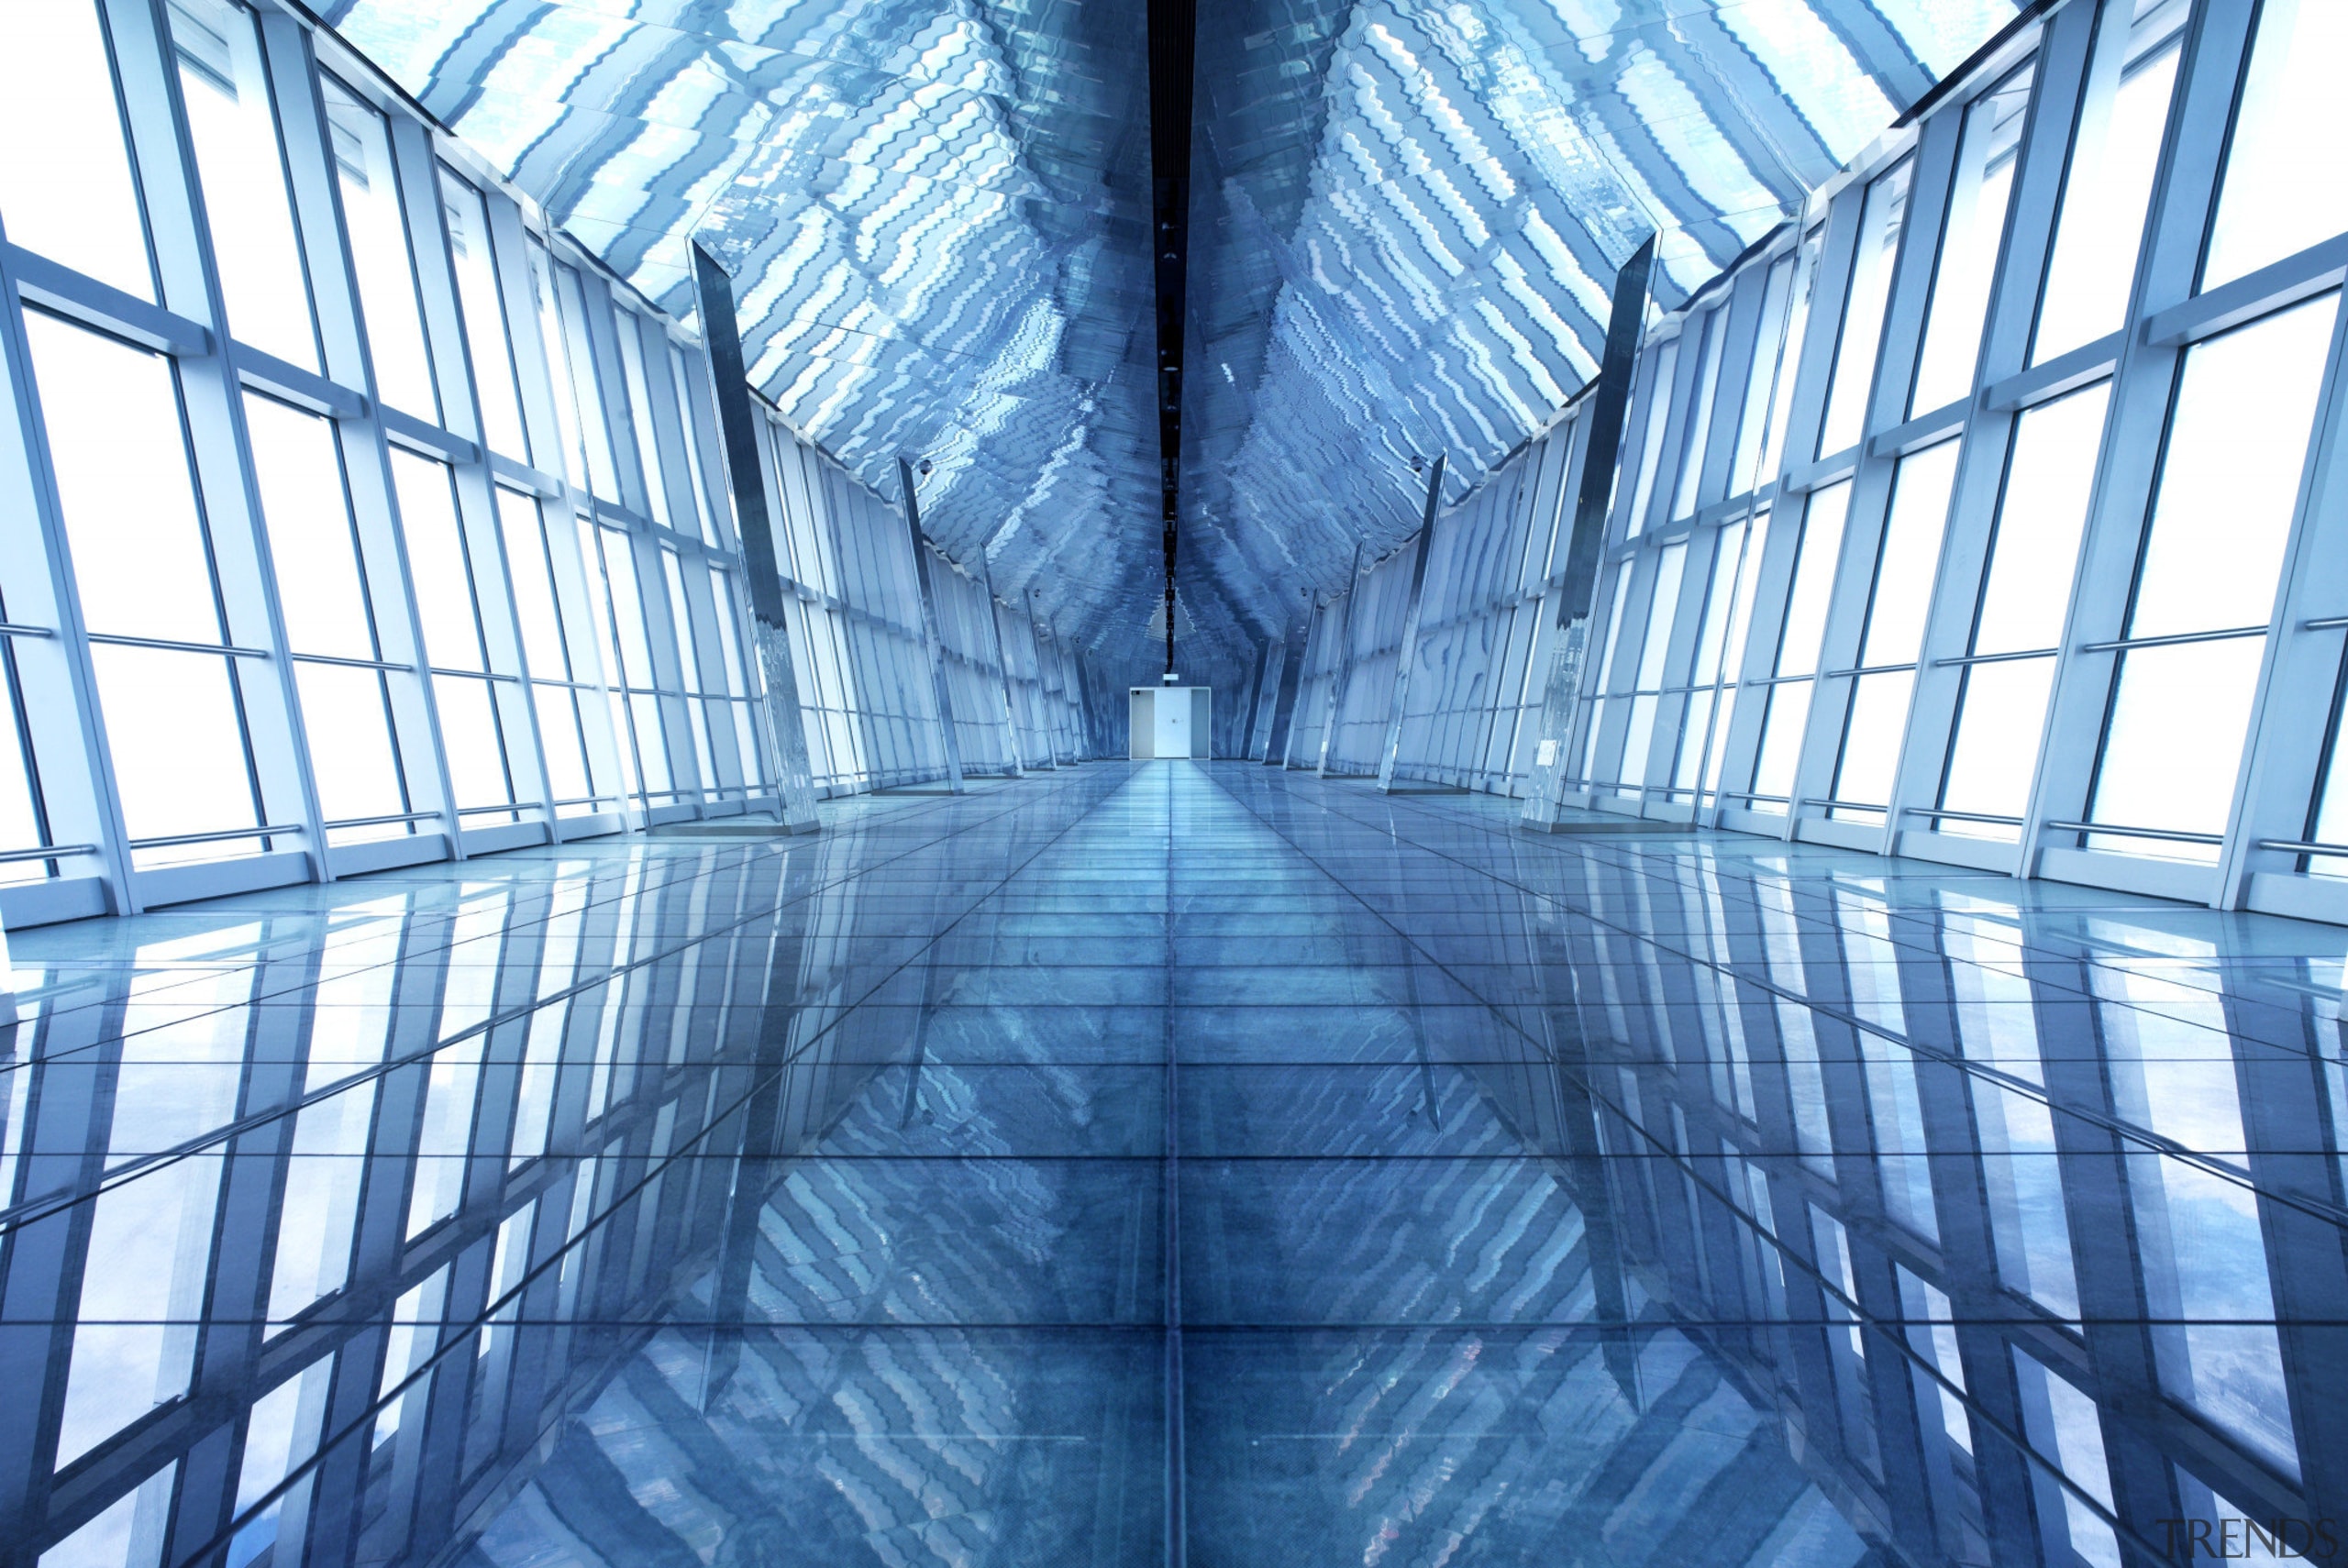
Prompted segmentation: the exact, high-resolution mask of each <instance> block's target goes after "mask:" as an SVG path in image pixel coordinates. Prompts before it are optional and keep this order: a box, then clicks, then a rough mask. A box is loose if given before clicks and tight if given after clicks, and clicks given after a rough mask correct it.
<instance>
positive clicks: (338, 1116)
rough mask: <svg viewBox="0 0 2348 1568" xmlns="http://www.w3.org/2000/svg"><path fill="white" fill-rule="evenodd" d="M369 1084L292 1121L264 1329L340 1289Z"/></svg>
mask: <svg viewBox="0 0 2348 1568" xmlns="http://www.w3.org/2000/svg"><path fill="white" fill-rule="evenodd" d="M374 1113H375V1086H374V1084H373V1083H372V1082H371V1081H370V1082H365V1083H360V1084H358V1085H355V1086H353V1087H352V1088H349V1089H346V1090H344V1091H343V1092H342V1093H340V1094H338V1095H334V1096H332V1097H330V1098H328V1099H323V1100H320V1101H318V1102H317V1103H316V1104H315V1105H311V1106H308V1107H305V1109H304V1110H302V1112H301V1114H300V1115H299V1116H297V1117H296V1118H295V1119H294V1147H293V1152H292V1153H291V1154H290V1155H289V1156H288V1157H287V1159H286V1162H285V1169H286V1179H285V1196H284V1198H283V1200H282V1206H281V1207H280V1209H279V1210H278V1216H277V1250H276V1261H275V1264H274V1267H273V1269H272V1271H271V1281H270V1288H269V1316H270V1320H271V1321H270V1327H271V1331H272V1332H273V1331H276V1330H277V1329H280V1328H282V1327H283V1326H284V1322H285V1320H286V1319H288V1318H291V1317H292V1316H293V1315H294V1313H296V1312H299V1311H301V1310H302V1309H304V1308H305V1307H307V1306H309V1305H310V1304H311V1303H312V1302H314V1301H316V1300H318V1299H319V1298H321V1297H327V1296H331V1295H333V1294H334V1293H335V1292H336V1291H338V1290H339V1289H341V1288H342V1286H343V1281H344V1280H345V1279H347V1278H348V1277H349V1272H350V1248H351V1242H352V1241H353V1240H354V1238H355V1229H356V1226H357V1223H358V1218H359V1186H360V1176H363V1175H364V1174H365V1173H366V1168H367V1160H366V1157H365V1156H366V1154H367V1153H368V1147H367V1144H368V1134H369V1132H371V1129H372V1124H373V1121H374Z"/></svg>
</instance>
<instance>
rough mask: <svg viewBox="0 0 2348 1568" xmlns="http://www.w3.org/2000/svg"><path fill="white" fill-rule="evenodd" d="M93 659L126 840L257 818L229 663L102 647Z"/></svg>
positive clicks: (240, 824)
mask: <svg viewBox="0 0 2348 1568" xmlns="http://www.w3.org/2000/svg"><path fill="white" fill-rule="evenodd" d="M90 660H91V662H92V663H93V664H94V666H95V667H96V668H97V677H98V701H99V706H100V707H101V708H102V709H103V710H104V711H105V721H106V741H107V749H108V751H109V752H110V753H111V754H112V756H113V759H114V772H115V784H116V789H117V790H119V791H120V792H121V795H122V812H123V818H124V821H125V822H126V823H127V825H128V827H129V829H130V835H131V836H132V837H133V838H165V837H171V836H173V835H176V834H191V833H213V832H216V831H218V830H220V829H223V828H237V827H251V826H255V825H257V824H258V823H260V813H259V809H258V808H257V807H256V805H255V804H254V800H253V786H252V777H251V775H250V774H249V772H248V771H247V769H246V765H245V745H244V723H243V716H242V715H241V714H240V713H239V712H238V706H237V696H236V692H235V690H234V689H233V685H232V678H231V676H230V673H229V665H228V661H227V659H225V658H220V657H216V656H213V655H209V654H191V653H173V652H169V651H166V650H164V649H161V648H136V647H117V646H106V645H102V646H97V647H94V648H92V649H91V650H90ZM199 847H200V846H199Z"/></svg>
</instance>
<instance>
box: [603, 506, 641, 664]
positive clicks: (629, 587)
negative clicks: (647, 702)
mask: <svg viewBox="0 0 2348 1568" xmlns="http://www.w3.org/2000/svg"><path fill="white" fill-rule="evenodd" d="M600 532H601V533H602V534H603V536H604V572H605V574H606V575H607V576H608V578H609V580H610V581H611V588H612V615H613V618H614V619H613V625H614V628H615V630H616V632H617V633H618V635H619V650H620V670H621V679H622V681H623V682H624V683H625V684H626V685H628V686H631V687H637V688H641V689H645V690H649V689H650V688H651V686H652V685H653V679H652V643H651V640H650V638H648V636H646V635H645V630H644V598H643V595H642V593H641V591H639V590H638V589H637V580H636V552H635V550H634V548H633V547H631V546H630V544H629V542H628V536H626V534H623V533H621V532H620V531H619V530H618V529H616V528H605V529H602V530H600Z"/></svg>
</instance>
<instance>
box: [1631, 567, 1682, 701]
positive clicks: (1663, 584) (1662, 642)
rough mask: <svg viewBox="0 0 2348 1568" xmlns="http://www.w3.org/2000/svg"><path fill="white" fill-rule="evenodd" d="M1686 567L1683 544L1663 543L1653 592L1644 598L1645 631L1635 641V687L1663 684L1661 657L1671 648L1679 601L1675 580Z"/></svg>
mask: <svg viewBox="0 0 2348 1568" xmlns="http://www.w3.org/2000/svg"><path fill="white" fill-rule="evenodd" d="M1687 567H1688V547H1687V545H1685V544H1684V543H1682V544H1677V545H1666V546H1665V547H1663V550H1662V553H1661V555H1660V557H1659V558H1658V559H1657V561H1656V579H1655V593H1654V595H1653V597H1651V598H1650V599H1649V600H1648V601H1647V631H1646V635H1645V637H1643V638H1641V639H1640V641H1639V674H1638V684H1637V687H1636V690H1641V691H1652V690H1656V688H1657V687H1659V686H1661V685H1662V684H1663V670H1664V661H1665V658H1666V657H1667V655H1668V654H1669V652H1670V649H1671V619H1672V613H1673V612H1674V611H1676V610H1677V609H1678V605H1679V582H1680V579H1681V577H1682V576H1683V575H1684V574H1685V572H1686V570H1687Z"/></svg>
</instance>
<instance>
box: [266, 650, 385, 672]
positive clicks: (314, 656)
mask: <svg viewBox="0 0 2348 1568" xmlns="http://www.w3.org/2000/svg"><path fill="white" fill-rule="evenodd" d="M285 657H287V658H289V659H291V660H293V661H294V663H295V664H331V665H335V666H338V667H339V668H344V669H381V670H387V671H390V672H392V673H393V674H396V675H412V674H414V673H415V666H414V665H412V664H393V662H392V661H391V660H389V659H382V658H353V657H350V656H349V655H348V654H321V653H295V654H287V655H286V656H285Z"/></svg>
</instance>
